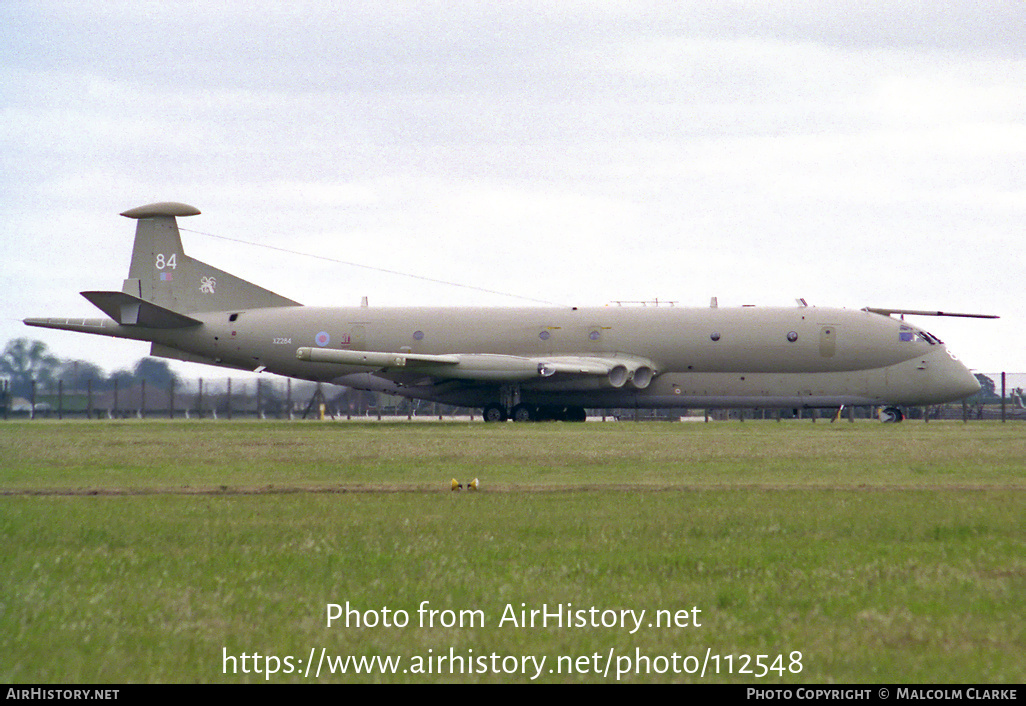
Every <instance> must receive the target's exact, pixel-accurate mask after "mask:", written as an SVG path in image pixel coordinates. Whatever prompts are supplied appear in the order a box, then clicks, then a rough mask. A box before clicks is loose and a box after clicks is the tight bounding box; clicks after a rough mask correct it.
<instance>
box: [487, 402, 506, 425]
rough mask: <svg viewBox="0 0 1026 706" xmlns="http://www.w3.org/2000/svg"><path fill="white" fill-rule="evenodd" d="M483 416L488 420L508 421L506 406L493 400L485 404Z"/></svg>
mask: <svg viewBox="0 0 1026 706" xmlns="http://www.w3.org/2000/svg"><path fill="white" fill-rule="evenodd" d="M483 416H484V420H485V421H486V422H504V421H506V408H505V407H503V406H502V405H501V404H499V403H498V402H491V403H489V404H487V405H485V408H484V415H483Z"/></svg>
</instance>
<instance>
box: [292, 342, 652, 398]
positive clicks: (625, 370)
mask: <svg viewBox="0 0 1026 706" xmlns="http://www.w3.org/2000/svg"><path fill="white" fill-rule="evenodd" d="M296 357H297V358H298V359H299V360H305V361H310V362H313V363H334V364H336V365H346V366H360V367H367V368H372V369H374V372H376V373H378V374H383V375H384V376H389V375H394V374H403V373H416V374H419V375H426V376H429V377H433V378H438V379H445V380H476V381H480V382H529V381H531V380H539V379H544V378H551V377H553V376H557V375H559V376H572V377H581V376H583V377H588V376H595V377H606V378H608V383H609V385H610V386H612V387H623V385H624V384H626V383H627V382H628V381H630V382H631V383H633V384H634V386H635V387H639V388H643V387H648V383H649V382H651V380H652V378H653V377H654V376H655V375H658V370H657V368H656V365H655V363H653V362H652V361H650V360H648V359H646V358H638V357H634V356H625V355H604V356H588V355H555V356H518V355H502V354H495V353H449V354H441V355H433V354H426V353H404V352H396V353H390V352H381V351H350V350H334V349H323V348H300V349H298V350H297V351H296Z"/></svg>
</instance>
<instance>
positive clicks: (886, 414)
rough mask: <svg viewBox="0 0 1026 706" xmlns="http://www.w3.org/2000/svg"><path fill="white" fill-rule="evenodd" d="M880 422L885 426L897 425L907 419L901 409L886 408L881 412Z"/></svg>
mask: <svg viewBox="0 0 1026 706" xmlns="http://www.w3.org/2000/svg"><path fill="white" fill-rule="evenodd" d="M879 416H880V421H881V422H883V423H885V424H897V423H898V422H900V421H903V420H904V419H905V414H904V413H903V412H902V411H901V408H900V407H884V408H883V409H881V410H880V415H879Z"/></svg>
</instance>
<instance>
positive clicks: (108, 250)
mask: <svg viewBox="0 0 1026 706" xmlns="http://www.w3.org/2000/svg"><path fill="white" fill-rule="evenodd" d="M949 5H951V3H937V2H933V1H923V2H911V1H908V2H892V3H887V2H874V3H866V2H847V1H842V0H829V1H826V2H800V1H795V2H701V3H698V2H695V3H688V2H667V3H655V2H644V1H642V0H630V1H629V2H609V1H601V2H600V1H595V2H482V1H481V0H474V1H472V2H424V1H419V2H387V1H383V0H374V1H372V2H331V3H326V2H325V3H321V2H298V1H294V2H288V3H283V2H280V0H278V1H276V2H266V3H263V2H247V3H212V2H209V0H203V2H166V1H164V0H161V1H160V2H140V1H139V0H130V1H128V0H125V1H122V0H104V2H103V3H67V2H29V1H25V2H22V1H19V0H4V1H3V2H2V3H0V239H2V242H3V258H2V260H0V263H2V264H0V285H2V287H3V294H4V297H3V317H2V331H0V344H2V343H3V342H5V341H7V340H8V339H11V338H16V337H22V336H26V337H29V338H38V339H40V340H43V341H45V342H46V343H47V344H48V346H49V347H50V348H51V350H52V351H53V352H54V353H56V354H57V355H59V356H61V357H67V358H72V357H73V358H87V359H91V360H94V361H95V362H97V363H99V364H100V365H101V366H103V367H104V368H105V369H107V370H108V371H112V370H114V369H117V368H120V367H127V366H130V365H131V364H133V363H134V362H135V360H137V359H138V358H140V357H142V356H144V355H146V353H147V352H148V346H147V344H142V343H138V342H124V341H116V340H114V339H106V338H100V337H90V336H84V335H81V334H73V333H67V332H56V331H45V330H42V329H32V328H28V327H26V326H24V325H23V324H22V323H21V320H22V319H24V318H26V317H30V316H65V315H68V316H89V317H93V316H102V314H101V313H100V312H99V311H98V310H96V309H94V308H93V306H92V305H91V304H89V303H88V302H87V301H86V300H85V299H83V298H82V297H81V296H80V295H79V294H78V292H79V291H81V290H87V289H115V290H116V289H120V288H121V283H122V279H123V278H124V277H125V276H126V273H127V270H128V262H129V259H130V255H131V247H132V238H133V234H134V227H135V222H134V221H130V220H128V219H125V218H121V217H119V216H118V214H119V213H120V212H121V211H124V210H126V209H129V208H132V207H135V206H140V205H143V204H147V203H152V202H156V201H182V202H185V203H188V204H191V205H193V206H196V207H197V208H199V209H200V210H201V211H202V212H203V214H202V215H200V216H196V217H190V218H182V219H179V225H180V226H181V227H182V228H183V229H188V230H185V231H184V232H183V234H182V235H183V241H184V244H185V248H186V250H187V251H188V252H189V254H191V255H192V256H194V257H197V258H199V259H201V260H203V261H205V262H209V263H210V264H212V265H215V266H217V267H220V268H221V269H224V270H228V271H230V272H233V273H235V274H238V275H240V276H243V277H245V278H247V279H250V280H253V281H255V282H257V283H258V284H261V285H263V286H265V287H267V288H269V289H272V290H274V291H276V292H278V293H280V294H283V295H285V296H288V297H290V298H292V299H296V300H298V301H300V302H302V303H304V304H319V305H357V304H358V303H359V301H360V297H361V296H367V297H368V298H369V300H370V303H371V305H372V306H374V305H382V306H383V305H393V306H402V305H434V304H441V305H478V304H482V305H495V306H522V305H525V304H529V303H530V302H529V301H527V300H525V299H518V298H514V297H504V296H499V295H494V294H487V293H484V292H481V291H480V290H477V289H469V288H458V287H451V286H443V285H438V284H432V283H428V282H425V281H423V280H418V279H413V278H408V277H399V276H394V275H389V274H386V273H382V272H380V271H376V270H372V269H366V268H358V267H354V266H352V265H347V264H342V263H340V262H332V261H330V260H325V259H315V258H311V257H304V256H300V255H290V254H286V253H282V252H280V251H275V250H270V249H266V248H261V247H255V246H251V245H244V244H239V243H232V242H228V241H225V240H222V239H219V238H213V237H210V235H215V236H221V238H234V239H241V240H247V241H252V242H254V243H259V244H262V245H267V246H272V247H276V248H284V249H288V250H294V251H300V252H305V253H311V254H314V255H318V256H321V257H323V258H331V259H333V260H338V261H344V262H349V263H359V264H361V265H365V266H367V267H372V268H384V269H389V270H398V271H402V272H407V273H411V274H414V275H419V276H422V277H430V278H435V279H439V280H445V281H451V282H458V283H462V284H465V285H468V286H469V287H479V288H485V289H490V290H497V291H501V292H506V293H509V294H513V295H519V296H520V297H528V298H531V299H534V300H540V301H544V302H552V303H555V304H559V305H579V306H590V305H603V304H606V303H608V302H609V301H611V300H638V299H652V298H654V297H658V298H659V299H665V300H676V301H677V302H679V303H680V304H681V305H690V306H708V303H709V298H710V297H711V296H717V297H718V298H719V302H720V306H739V305H742V304H757V305H785V306H787V305H793V302H794V299H795V298H796V297H804V298H805V299H806V300H808V302H809V303H810V304H811V305H819V306H843V307H850V308H861V307H863V306H880V307H906V308H914V309H945V310H950V311H968V312H981V313H994V314H999V315H1000V316H1001V317H1002V318H1001V319H1000V320H999V321H981V320H956V319H939V320H938V319H917V320H916V322H917V323H920V324H921V325H923V326H924V327H926V328H927V329H929V330H931V331H932V332H933V333H935V334H937V335H938V336H939V337H940V338H942V339H944V340H945V341H946V342H947V343H948V344H949V347H950V348H951V349H952V350H953V352H955V353H956V354H957V355H958V356H959V357H960V358H961V359H962V360H963V361H965V362H966V364H967V365H969V366H970V367H971V368H974V369H977V370H979V371H983V372H997V371H1001V370H1007V371H1014V372H1026V304H1024V291H1023V289H1024V284H1023V283H1024V274H1026V267H1024V265H1026V257H1024V254H1023V249H1024V239H1023V225H1024V223H1026V3H1023V2H1022V1H1021V0H1014V1H1013V0H1010V1H1008V2H983V3H958V4H957V7H949ZM870 8H871V9H870ZM196 231H198V232H196ZM199 370H203V369H201V368H200V369H199ZM205 370H206V371H207V374H208V375H211V374H212V375H221V374H222V373H221V372H220V371H215V370H213V369H210V368H207V369H205ZM200 374H202V373H200Z"/></svg>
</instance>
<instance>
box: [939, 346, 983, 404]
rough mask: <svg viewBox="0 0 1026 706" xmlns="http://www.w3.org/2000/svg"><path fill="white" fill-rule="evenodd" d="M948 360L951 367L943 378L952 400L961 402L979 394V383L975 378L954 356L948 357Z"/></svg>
mask: <svg viewBox="0 0 1026 706" xmlns="http://www.w3.org/2000/svg"><path fill="white" fill-rule="evenodd" d="M949 356H950V354H949ZM950 358H951V365H950V367H949V370H948V374H947V375H946V376H945V377H946V383H947V386H948V387H949V388H950V389H951V396H952V399H955V400H962V399H965V398H966V397H969V396H971V395H975V394H976V393H977V392H979V391H980V381H979V380H977V379H976V376H975V375H973V374H972V373H971V372H969V368H967V367H965V366H964V365H962V363H961V362H959V361H958V360H956V359H955V357H954V356H950Z"/></svg>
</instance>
